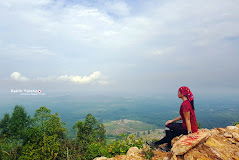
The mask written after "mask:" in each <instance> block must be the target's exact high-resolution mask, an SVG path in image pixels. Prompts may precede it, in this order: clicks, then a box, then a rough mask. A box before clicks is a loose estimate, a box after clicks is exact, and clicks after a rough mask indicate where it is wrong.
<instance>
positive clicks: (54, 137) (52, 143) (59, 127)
mask: <svg viewBox="0 0 239 160" xmlns="http://www.w3.org/2000/svg"><path fill="white" fill-rule="evenodd" d="M63 125H64V123H62V122H61V119H60V118H59V117H58V114H51V111H50V110H49V109H48V108H46V107H40V108H39V109H37V110H36V113H35V115H34V117H33V126H32V127H29V128H28V130H27V132H26V135H27V136H26V138H25V139H24V147H23V149H22V155H21V157H20V160H25V159H26V160H27V159H32V160H38V159H44V160H51V159H55V158H56V157H57V156H58V155H59V154H60V153H59V151H60V147H61V139H63V138H64V134H65V133H64V132H65V131H66V129H65V128H64V127H63Z"/></svg>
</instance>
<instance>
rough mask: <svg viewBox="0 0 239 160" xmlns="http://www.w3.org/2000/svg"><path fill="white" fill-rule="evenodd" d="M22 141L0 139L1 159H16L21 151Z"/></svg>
mask: <svg viewBox="0 0 239 160" xmlns="http://www.w3.org/2000/svg"><path fill="white" fill-rule="evenodd" d="M20 148H21V142H20V141H19V140H16V139H9V138H2V139H0V159H1V160H16V159H17V158H18V155H19V153H20Z"/></svg>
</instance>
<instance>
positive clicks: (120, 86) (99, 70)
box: [0, 0, 239, 97]
mask: <svg viewBox="0 0 239 160" xmlns="http://www.w3.org/2000/svg"><path fill="white" fill-rule="evenodd" d="M0 21H1V23H0V88H1V89H0V90H1V91H0V94H1V96H2V97H4V96H10V97H11V96H13V95H14V94H15V93H12V92H11V90H17V89H29V90H40V91H41V92H44V93H45V94H46V95H48V96H54V95H64V94H68V95H71V94H72V95H73V94H74V95H75V94H78V95H84V94H89V95H90V94H94V95H104V94H105V95H121V96H159V97H160V96H161V97H163V96H167V95H172V97H174V96H175V97H176V95H177V89H178V88H179V87H180V86H188V87H190V88H191V90H192V91H193V93H195V97H196V96H199V95H201V96H202V95H205V96H209V97H210V96H212V97H213V96H228V97H238V96H239V83H238V80H239V70H238V69H239V63H238V60H239V45H238V44H239V1H238V0H210V1H208V0H197V1H192V0H170V1H168V0H147V1H143V0H134V1H132V0H88V1H87V0H37V1H36V0H21V1H19V0H5V1H0Z"/></svg>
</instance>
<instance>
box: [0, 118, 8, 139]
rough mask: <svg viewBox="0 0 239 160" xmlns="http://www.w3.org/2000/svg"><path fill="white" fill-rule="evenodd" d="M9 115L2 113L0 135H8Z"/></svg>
mask: <svg viewBox="0 0 239 160" xmlns="http://www.w3.org/2000/svg"><path fill="white" fill-rule="evenodd" d="M9 123H10V115H9V114H8V113H6V114H4V117H3V119H2V120H1V121H0V135H1V136H2V137H9V136H10V134H11V133H10V129H9V126H10V124H9Z"/></svg>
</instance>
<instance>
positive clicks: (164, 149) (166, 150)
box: [158, 146, 171, 152]
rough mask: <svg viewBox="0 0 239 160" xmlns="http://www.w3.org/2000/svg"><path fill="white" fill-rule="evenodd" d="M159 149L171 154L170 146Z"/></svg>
mask: <svg viewBox="0 0 239 160" xmlns="http://www.w3.org/2000/svg"><path fill="white" fill-rule="evenodd" d="M158 148H159V149H160V150H161V151H163V152H169V151H170V150H171V148H169V147H168V146H159V147H158Z"/></svg>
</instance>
